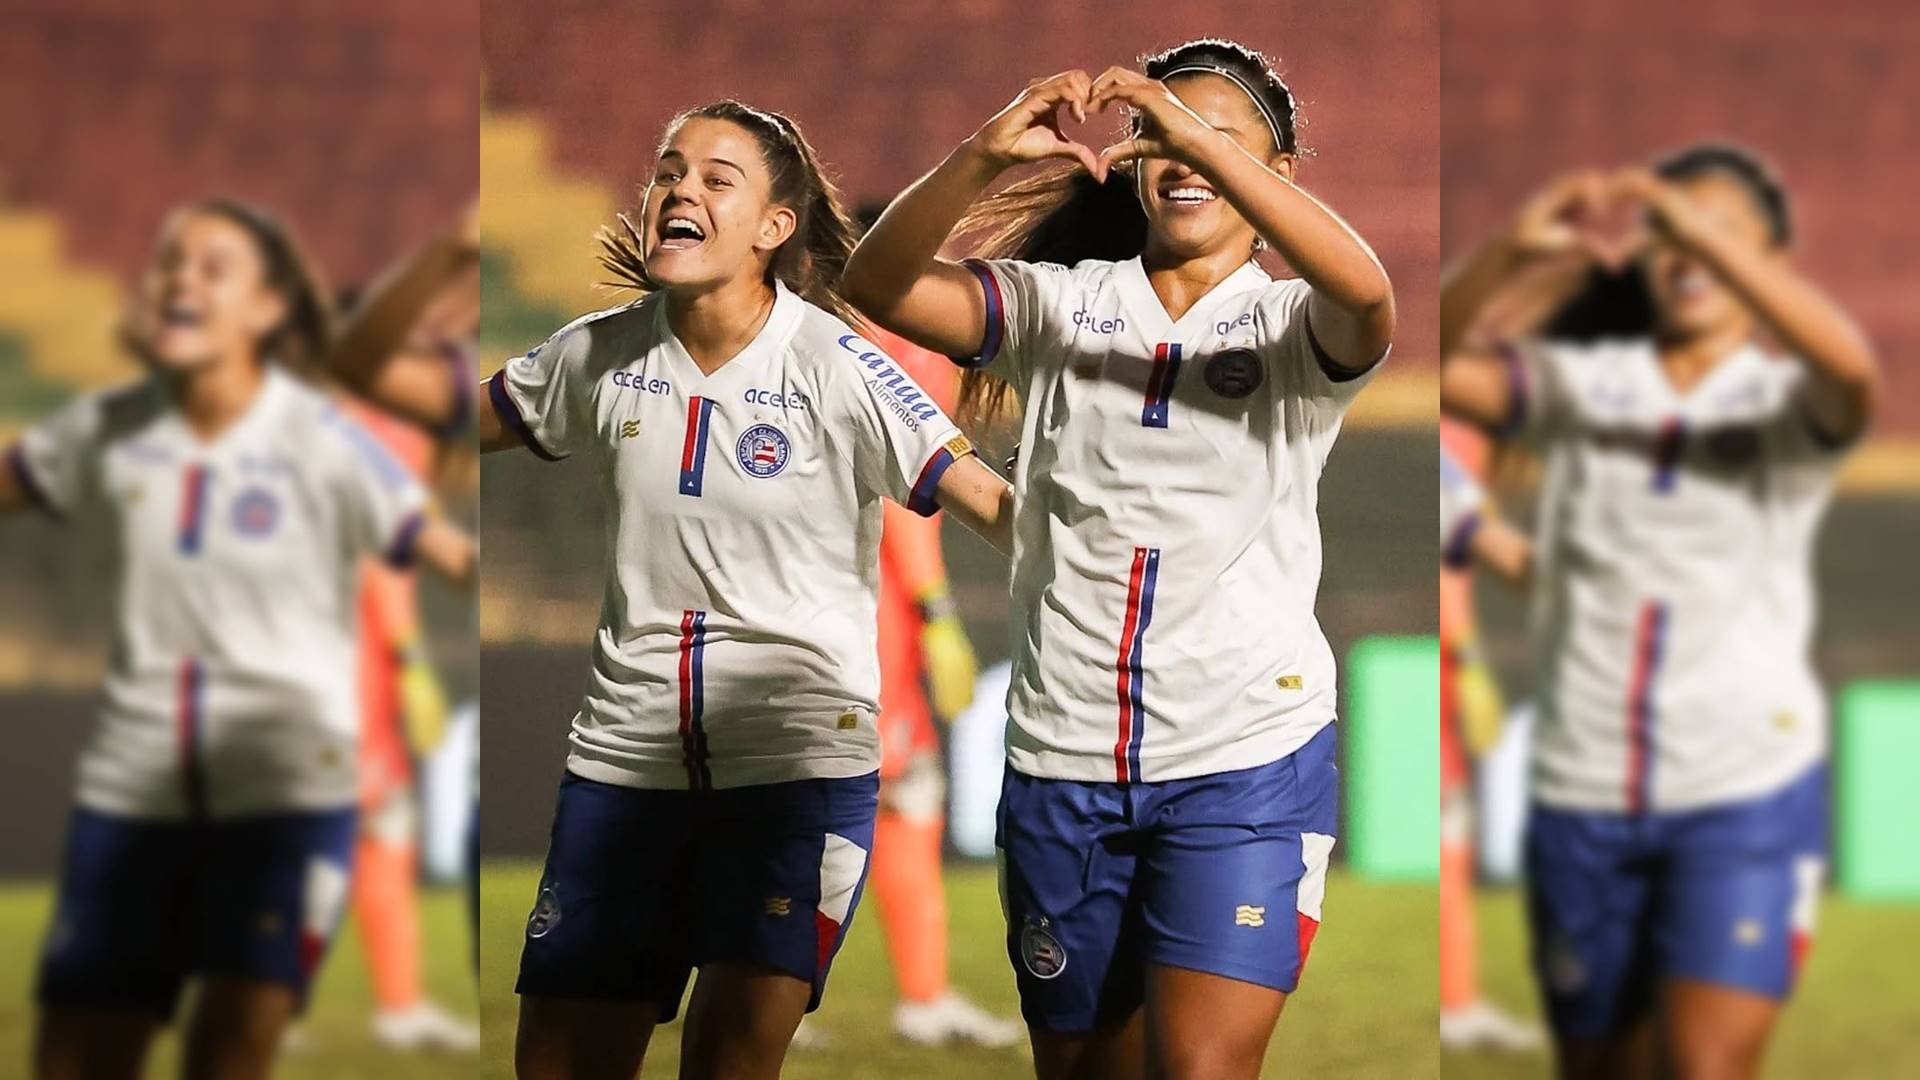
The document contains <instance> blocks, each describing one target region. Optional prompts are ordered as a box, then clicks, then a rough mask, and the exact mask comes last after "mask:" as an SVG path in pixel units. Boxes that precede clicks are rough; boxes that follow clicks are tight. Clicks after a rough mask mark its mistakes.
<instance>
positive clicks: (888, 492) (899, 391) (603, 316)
mask: <svg viewBox="0 0 1920 1080" xmlns="http://www.w3.org/2000/svg"><path fill="white" fill-rule="evenodd" d="M490 395H491V397H492V400H493V403H494V408H495V409H496V410H497V411H498V412H499V413H500V414H501V417H502V419H503V420H504V421H505V422H506V423H507V424H508V425H509V426H510V427H513V428H515V429H516V430H518V431H519V432H520V433H521V436H522V438H523V439H525V440H527V442H528V445H529V446H530V447H531V448H532V449H533V450H534V451H535V452H536V453H538V454H540V455H541V456H542V457H546V458H549V459H557V458H562V457H567V456H572V455H575V454H577V455H579V456H581V457H584V458H585V459H587V462H588V464H590V465H591V466H592V467H593V469H594V470H595V471H596V473H597V474H598V475H599V476H600V477H601V480H602V489H603V490H604V491H605V493H606V499H607V502H608V504H609V509H610V511H611V512H610V513H609V514H608V538H607V542H608V547H609V561H610V566H609V572H608V575H607V583H606V595H605V599H604V603H603V605H602V608H601V615H600V629H599V632H598V634H597V635H596V638H595V643H594V658H593V672H592V675H591V677H590V678H589V680H588V685H587V691H586V697H585V700H584V702H583V703H582V704H581V706H580V710H579V713H578V714H577V715H576V716H575V717H574V720H573V734H572V740H571V741H572V743H573V750H572V754H571V755H570V756H569V758H568V763H567V767H568V769H570V770H571V771H572V772H574V773H575V774H577V775H580V776H584V777H586V778H588V779H590V780H598V781H602V782H605V783H612V784H623V785H627V786H631V787H645V788H689V787H692V788H704V787H719V788H726V787H739V786H743V785H747V784H764V783H772V782H778V781H787V780H803V779H813V778H830V777H848V776H859V775H863V774H865V773H869V772H872V771H873V770H875V769H877V768H879V766H880V743H879V736H878V729H877V727H876V726H875V713H876V710H877V709H878V704H877V702H878V699H879V692H880V671H879V660H878V657H877V648H876V641H875V636H874V634H875V630H874V625H875V618H876V603H877V601H876V592H877V589H878V587H879V542H880V523H881V512H882V509H881V505H880V499H881V498H882V497H883V496H884V497H887V498H892V499H894V500H896V501H898V502H900V503H903V504H905V505H906V506H908V507H909V508H911V509H913V510H916V511H918V512H920V513H922V514H931V513H933V511H934V510H935V508H936V504H935V503H934V491H935V489H936V486H937V485H938V484H939V481H940V476H941V474H942V473H943V472H945V470H946V468H947V467H948V466H949V465H951V464H952V463H953V461H954V460H955V458H956V457H958V456H964V455H965V454H966V453H968V452H969V447H968V444H967V442H966V440H965V439H964V438H963V437H961V435H960V433H959V431H958V430H957V429H956V428H955V427H954V426H953V424H952V422H951V421H949V420H948V419H947V417H946V416H945V415H944V414H942V413H941V411H940V410H939V408H938V407H936V406H935V405H934V404H933V402H932V400H931V399H930V398H929V397H928V396H927V395H926V394H925V393H924V392H922V391H921V389H920V388H919V387H918V386H917V385H915V384H914V382H913V380H912V379H910V378H908V377H907V375H906V373H905V372H903V371H902V370H901V369H900V368H899V366H898V365H896V364H894V363H893V361H891V360H889V359H888V358H887V357H886V356H885V355H884V354H882V353H881V352H880V350H879V349H877V348H876V347H874V346H873V345H871V344H869V343H868V342H866V341H865V340H863V339H862V338H860V337H859V336H858V335H857V334H855V333H854V332H853V331H851V330H849V329H848V328H847V326H846V324H845V323H843V322H841V321H840V320H839V319H837V318H835V317H834V316H833V315H831V314H829V313H827V312H825V311H823V310H821V309H819V308H817V307H814V306H813V305H812V304H809V303H807V302H806V301H805V300H802V299H801V298H800V297H798V296H795V295H794V294H793V293H791V292H789V291H788V290H787V289H786V288H785V287H784V286H782V287H780V288H779V291H778V295H777V297H776V299H775V302H774V306H773V311H772V313H771V314H770V315H769V316H768V318H767V323H766V326H765V327H764V328H763V329H762V330H761V331H760V333H759V335H758V336H757V337H755V338H754V340H753V342H752V343H751V344H749V345H748V346H747V347H746V348H745V349H743V350H742V351H741V352H740V354H739V355H737V356H735V357H734V358H733V359H731V360H729V361H728V362H727V363H726V364H725V365H723V366H722V367H720V368H719V369H718V370H717V371H715V372H714V373H713V374H711V375H706V374H702V373H701V371H700V369H699V368H698V367H697V366H695V364H694V362H693V358H692V357H691V356H689V355H688V354H687V351H686V349H685V348H684V347H683V346H682V345H681V344H680V342H679V339H677V338H676V337H675V336H674V334H673V331H672V329H671V328H670V327H669V326H668V324H667V319H666V306H665V300H664V297H663V296H662V295H661V294H654V295H653V296H651V297H648V298H646V299H642V300H640V301H638V302H636V303H633V304H629V305H627V306H625V307H620V308H615V309H613V310H611V311H605V312H601V313H598V314H595V315H588V316H586V317H585V318H582V319H580V320H578V321H576V322H574V323H573V324H572V325H570V326H568V327H566V328H565V329H563V330H561V331H560V332H559V333H558V334H555V335H554V336H553V337H552V338H550V339H548V341H547V342H546V344H544V345H542V346H540V347H539V348H538V349H535V350H534V351H533V352H530V353H528V354H527V355H525V356H522V357H519V358H517V359H514V360H511V361H509V362H508V363H507V365H506V367H504V368H502V369H501V371H500V372H499V373H498V374H496V375H495V376H494V378H493V382H492V384H491V386H490Z"/></svg>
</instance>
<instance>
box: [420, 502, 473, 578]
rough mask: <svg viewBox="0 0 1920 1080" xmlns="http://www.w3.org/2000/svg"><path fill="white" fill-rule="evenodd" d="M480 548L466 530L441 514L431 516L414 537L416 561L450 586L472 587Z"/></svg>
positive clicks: (424, 520) (428, 516)
mask: <svg viewBox="0 0 1920 1080" xmlns="http://www.w3.org/2000/svg"><path fill="white" fill-rule="evenodd" d="M479 554H480V552H479V548H477V547H476V546H475V545H474V542H473V538H472V537H470V536H468V535H467V533H466V531H465V530H464V529H461V528H460V527H459V526H457V525H454V524H453V523H452V522H450V521H448V520H446V519H445V518H443V517H440V516H439V515H437V514H428V515H427V516H426V517H425V518H424V519H423V520H422V521H421V523H420V531H419V532H418V533H417V534H415V536H414V538H413V559H414V561H415V562H416V563H418V564H419V565H421V566H423V567H425V568H426V569H428V570H431V571H432V572H433V573H435V574H436V575H438V576H439V577H441V578H443V579H445V580H446V581H447V583H448V584H451V585H454V586H456V587H458V588H462V589H466V588H471V587H472V586H473V583H474V568H475V566H476V565H477V563H478V562H479Z"/></svg>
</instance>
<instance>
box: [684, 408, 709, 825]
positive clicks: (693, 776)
mask: <svg viewBox="0 0 1920 1080" xmlns="http://www.w3.org/2000/svg"><path fill="white" fill-rule="evenodd" d="M695 400H696V401H697V400H699V399H697V398H696V399H695ZM706 652H707V613H706V612H704V611H694V610H692V609H688V610H685V611H682V612H681V613H680V748H681V755H682V760H683V761H684V762H685V763H686V767H687V786H688V787H689V788H692V789H694V790H696V791H698V790H701V789H703V788H711V787H712V786H713V773H712V772H711V771H710V770H709V769H708V768H707V729H706V727H705V726H704V725H703V724H702V723H701V716H702V713H704V712H705V709H706V659H707V658H706Z"/></svg>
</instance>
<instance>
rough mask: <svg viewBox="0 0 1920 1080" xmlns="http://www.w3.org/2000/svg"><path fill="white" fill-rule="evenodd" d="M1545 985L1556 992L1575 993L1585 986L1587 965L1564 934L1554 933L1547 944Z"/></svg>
mask: <svg viewBox="0 0 1920 1080" xmlns="http://www.w3.org/2000/svg"><path fill="white" fill-rule="evenodd" d="M1546 969H1547V986H1548V987H1549V988H1550V989H1552V990H1553V991H1554V992H1555V993H1558V994H1577V993H1579V992H1580V991H1581V990H1583V989H1585V988H1586V985H1587V966H1586V965H1585V964H1583V963H1581V962H1580V953H1579V951H1578V950H1576V949H1575V948H1574V946H1573V942H1572V941H1571V940H1570V939H1569V938H1568V937H1567V936H1566V935H1565V934H1555V935H1554V937H1553V940H1552V941H1550V942H1548V944H1547V956H1546Z"/></svg>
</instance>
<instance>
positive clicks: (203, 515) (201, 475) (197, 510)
mask: <svg viewBox="0 0 1920 1080" xmlns="http://www.w3.org/2000/svg"><path fill="white" fill-rule="evenodd" d="M181 483H182V486H181V492H180V531H179V546H180V554H182V555H198V554H200V548H201V545H202V543H203V542H204V540H205V533H206V526H207V467H206V466H205V465H189V466H187V473H186V476H185V477H184V478H183V480H182V482H181Z"/></svg>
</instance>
